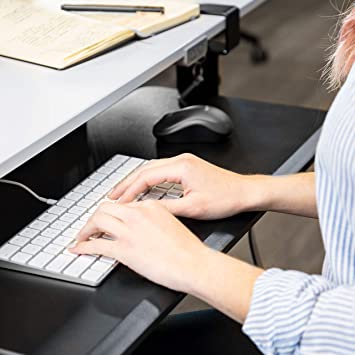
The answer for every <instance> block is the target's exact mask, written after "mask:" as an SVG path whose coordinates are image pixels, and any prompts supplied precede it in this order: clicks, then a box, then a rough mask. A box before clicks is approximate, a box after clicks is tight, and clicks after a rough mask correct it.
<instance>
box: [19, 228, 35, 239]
mask: <svg viewBox="0 0 355 355" xmlns="http://www.w3.org/2000/svg"><path fill="white" fill-rule="evenodd" d="M38 233H39V230H37V229H32V228H28V227H27V228H25V229H23V230H22V231H21V232H20V233H19V235H21V236H23V237H27V238H33V237H35V236H36V235H37V234H38Z"/></svg>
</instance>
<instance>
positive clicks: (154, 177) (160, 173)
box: [120, 164, 181, 203]
mask: <svg viewBox="0 0 355 355" xmlns="http://www.w3.org/2000/svg"><path fill="white" fill-rule="evenodd" d="M166 181H167V182H173V183H181V174H179V169H178V167H177V166H176V164H167V165H164V166H162V167H156V168H150V169H147V170H145V171H143V172H141V173H140V174H138V175H137V177H136V179H135V180H134V181H132V183H131V184H130V185H128V186H127V187H126V189H125V191H123V193H122V194H121V197H120V203H126V202H131V201H133V200H134V199H135V198H136V197H137V196H138V195H139V194H140V193H142V192H144V191H146V190H148V189H149V188H151V187H152V186H154V185H159V184H161V183H163V182H166Z"/></svg>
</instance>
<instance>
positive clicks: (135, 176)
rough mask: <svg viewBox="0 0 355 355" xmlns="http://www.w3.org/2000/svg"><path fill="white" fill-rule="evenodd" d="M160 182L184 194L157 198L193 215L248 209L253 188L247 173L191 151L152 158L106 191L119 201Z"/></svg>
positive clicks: (200, 216) (175, 211)
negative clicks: (164, 198)
mask: <svg viewBox="0 0 355 355" xmlns="http://www.w3.org/2000/svg"><path fill="white" fill-rule="evenodd" d="M163 182H173V183H178V184H181V185H182V187H183V189H184V196H183V197H182V198H180V199H176V200H160V201H159V203H160V204H162V205H164V206H165V207H166V208H167V209H168V210H169V211H170V212H171V213H173V214H174V215H177V216H183V217H189V218H196V219H218V218H224V217H228V216H231V215H234V214H236V213H239V212H242V211H245V210H247V209H248V208H249V207H250V205H251V196H252V190H251V187H250V181H249V179H248V177H246V176H243V175H239V174H236V173H233V172H231V171H228V170H225V169H222V168H219V167H217V166H215V165H212V164H210V163H208V162H206V161H204V160H202V159H200V158H198V157H196V156H194V155H192V154H182V155H179V156H177V157H174V158H169V159H161V160H156V161H152V162H150V163H148V164H146V165H144V166H143V167H141V168H140V169H138V170H137V171H135V172H133V173H132V174H131V175H130V176H128V177H127V178H126V179H125V180H123V181H122V182H121V183H120V184H118V185H117V186H116V187H115V188H114V189H113V190H112V191H111V193H110V194H109V198H111V199H119V202H120V203H127V202H131V201H133V200H134V199H135V198H136V196H137V195H139V194H140V193H142V192H144V191H146V190H147V189H149V188H150V187H152V186H154V185H158V184H160V183H163Z"/></svg>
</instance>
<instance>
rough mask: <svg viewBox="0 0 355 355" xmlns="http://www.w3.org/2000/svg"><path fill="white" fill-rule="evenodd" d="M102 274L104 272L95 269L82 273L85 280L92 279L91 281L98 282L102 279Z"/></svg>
mask: <svg viewBox="0 0 355 355" xmlns="http://www.w3.org/2000/svg"><path fill="white" fill-rule="evenodd" d="M101 276H102V273H101V272H99V271H95V270H92V269H89V270H87V271H85V272H84V273H83V274H82V275H81V278H82V279H83V280H87V281H91V282H96V281H98V280H99V279H100V277H101Z"/></svg>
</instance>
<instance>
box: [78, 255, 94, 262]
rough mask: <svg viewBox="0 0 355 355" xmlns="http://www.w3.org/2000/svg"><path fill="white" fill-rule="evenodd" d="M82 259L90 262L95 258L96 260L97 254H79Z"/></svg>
mask: <svg viewBox="0 0 355 355" xmlns="http://www.w3.org/2000/svg"><path fill="white" fill-rule="evenodd" d="M81 258H82V259H88V260H90V261H92V262H94V261H95V260H97V256H96V255H89V254H83V255H81Z"/></svg>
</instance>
